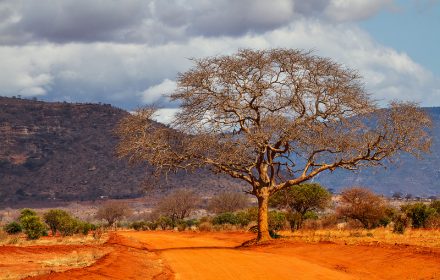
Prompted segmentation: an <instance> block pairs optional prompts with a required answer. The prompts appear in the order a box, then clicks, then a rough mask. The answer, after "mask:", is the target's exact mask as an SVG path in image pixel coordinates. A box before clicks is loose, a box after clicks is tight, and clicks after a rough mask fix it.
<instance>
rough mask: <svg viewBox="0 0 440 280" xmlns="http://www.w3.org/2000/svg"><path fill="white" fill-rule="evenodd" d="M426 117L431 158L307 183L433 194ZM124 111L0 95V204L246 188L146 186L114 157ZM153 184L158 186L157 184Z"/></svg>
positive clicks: (435, 180) (434, 110) (437, 118)
mask: <svg viewBox="0 0 440 280" xmlns="http://www.w3.org/2000/svg"><path fill="white" fill-rule="evenodd" d="M424 110H427V112H428V113H429V114H430V115H431V117H432V119H433V129H432V136H433V145H432V153H431V154H429V155H426V156H425V158H424V159H422V160H416V159H414V158H411V157H409V156H406V155H403V156H402V157H401V158H400V159H399V160H398V161H397V163H395V164H392V165H387V168H386V169H383V168H374V169H363V170H361V171H359V172H357V173H353V172H348V171H343V170H337V171H335V172H333V173H332V174H325V173H324V174H320V175H319V176H318V177H317V178H315V179H314V181H317V182H320V183H322V184H323V185H324V186H326V187H328V188H332V189H334V190H335V191H339V190H340V189H342V188H344V187H350V186H354V185H357V186H365V187H369V188H371V189H373V190H374V191H376V192H378V193H382V194H386V195H390V194H391V193H393V192H402V193H411V194H413V195H423V196H429V195H439V194H440V183H439V182H440V144H439V140H440V107H431V108H425V109H424ZM127 114H128V112H127V111H125V110H123V109H120V108H116V107H113V106H111V105H110V104H92V103H66V102H52V103H49V102H42V101H35V100H27V99H20V98H15V99H14V98H7V97H0V204H13V203H15V202H18V201H28V200H29V201H50V200H62V201H73V200H95V199H99V198H100V197H109V198H134V197H141V196H144V195H152V194H156V195H161V194H162V195H163V193H166V192H168V191H170V190H171V189H174V188H179V187H191V188H194V189H196V190H198V191H199V192H200V193H201V194H202V195H212V194H214V193H217V192H220V191H223V190H225V189H228V190H233V189H234V190H236V189H240V190H242V189H244V188H246V187H247V186H246V185H244V184H243V183H242V182H240V181H239V180H238V181H237V180H234V179H232V178H230V177H228V176H226V175H216V174H212V173H210V172H209V171H207V170H200V171H199V172H197V173H196V174H186V173H184V172H180V173H178V174H171V175H170V176H169V177H168V178H167V179H166V180H165V179H164V178H162V179H160V180H159V182H156V183H154V185H150V186H149V187H148V188H147V189H148V192H147V193H146V192H145V189H146V188H145V186H146V185H148V182H149V181H150V184H151V180H149V179H151V178H150V177H149V174H150V173H151V171H152V168H151V167H149V166H148V165H146V164H143V165H142V164H141V165H136V166H129V164H128V162H127V160H125V159H122V160H120V159H117V158H116V157H115V152H114V148H115V145H116V143H117V141H118V140H117V138H116V136H115V135H114V133H113V130H114V127H115V125H116V123H117V122H118V121H119V120H120V119H121V118H122V117H124V116H126V115H127ZM156 184H157V185H159V186H160V187H157V186H156Z"/></svg>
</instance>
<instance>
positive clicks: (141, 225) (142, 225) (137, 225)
mask: <svg viewBox="0 0 440 280" xmlns="http://www.w3.org/2000/svg"><path fill="white" fill-rule="evenodd" d="M130 228H132V229H134V230H147V229H148V226H147V222H145V221H138V222H133V223H131V224H130Z"/></svg>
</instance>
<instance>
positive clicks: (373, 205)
mask: <svg viewBox="0 0 440 280" xmlns="http://www.w3.org/2000/svg"><path fill="white" fill-rule="evenodd" d="M341 202H342V205H340V206H339V207H338V208H336V212H337V213H338V215H339V216H342V217H346V218H350V219H354V220H358V221H359V222H361V224H362V225H363V226H364V227H365V228H368V229H369V228H373V227H376V226H378V225H379V222H380V220H381V219H382V218H384V217H385V212H386V207H387V205H386V203H385V201H384V199H383V198H382V197H380V196H378V195H376V194H375V193H373V192H372V191H370V190H369V189H366V188H362V187H353V188H348V189H345V190H343V191H342V192H341Z"/></svg>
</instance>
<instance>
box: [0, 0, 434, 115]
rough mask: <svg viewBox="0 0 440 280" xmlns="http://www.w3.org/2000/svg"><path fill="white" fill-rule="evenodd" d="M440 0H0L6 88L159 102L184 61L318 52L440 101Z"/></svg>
mask: <svg viewBox="0 0 440 280" xmlns="http://www.w3.org/2000/svg"><path fill="white" fill-rule="evenodd" d="M439 27H440V0H407V1H401V0H399V1H394V0H308V1H303V0H271V1H267V0H240V1H237V0H217V1H208V0H124V1H108V0H59V1H53V0H39V1H29V0H0V61H1V64H0V65H1V66H0V67H1V69H0V70H1V71H0V95H2V96H17V95H21V96H23V97H26V98H33V97H36V98H38V99H42V100H47V101H69V102H102V103H110V104H113V105H115V106H118V107H122V108H125V109H128V110H131V109H133V108H136V107H138V106H140V105H144V104H151V103H155V104H159V105H160V106H162V107H163V110H162V111H161V116H160V118H162V119H163V120H166V119H167V118H168V119H169V117H170V116H171V115H172V114H173V112H175V111H176V104H172V103H170V102H169V101H168V99H167V98H166V97H165V95H164V94H167V93H170V92H171V91H172V90H173V89H174V87H175V82H174V81H175V78H176V75H177V74H178V73H179V72H184V71H186V70H187V69H189V67H191V61H190V60H189V59H188V58H194V57H195V58H201V57H205V56H212V55H219V54H231V53H234V52H235V51H237V49H239V48H257V49H267V48H299V49H313V50H315V52H316V54H318V55H321V56H327V57H330V58H332V59H334V60H336V61H338V62H340V63H342V64H344V65H346V66H348V67H350V68H354V69H357V70H358V71H359V72H360V74H361V75H362V76H363V77H364V82H365V86H366V88H367V90H368V91H369V92H370V93H371V95H372V96H373V98H375V99H377V100H379V101H380V103H381V104H384V105H385V104H386V103H387V102H388V101H391V100H395V99H400V100H407V101H415V102H419V103H420V104H421V105H422V106H440V58H439V53H438V51H437V48H438V46H439V45H440V44H439V43H440V35H439V34H440V32H439V31H438V30H439V29H440V28H439Z"/></svg>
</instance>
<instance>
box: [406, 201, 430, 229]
mask: <svg viewBox="0 0 440 280" xmlns="http://www.w3.org/2000/svg"><path fill="white" fill-rule="evenodd" d="M402 212H404V213H405V214H406V215H407V216H408V217H409V218H411V223H412V227H413V228H425V227H426V222H427V221H428V219H429V217H430V216H431V215H433V214H435V213H436V210H435V209H434V208H431V207H430V206H429V205H426V204H423V203H422V202H418V203H414V204H407V205H403V206H402Z"/></svg>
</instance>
